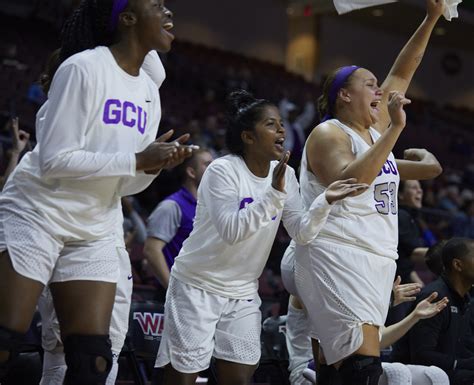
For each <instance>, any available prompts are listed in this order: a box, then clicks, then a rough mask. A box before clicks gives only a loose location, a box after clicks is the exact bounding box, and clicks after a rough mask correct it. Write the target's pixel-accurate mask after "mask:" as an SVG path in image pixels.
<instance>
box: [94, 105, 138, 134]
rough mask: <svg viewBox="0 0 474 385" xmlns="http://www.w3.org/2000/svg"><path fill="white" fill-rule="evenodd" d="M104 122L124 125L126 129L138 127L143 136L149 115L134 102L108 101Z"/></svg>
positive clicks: (105, 107) (105, 106)
mask: <svg viewBox="0 0 474 385" xmlns="http://www.w3.org/2000/svg"><path fill="white" fill-rule="evenodd" d="M102 120H103V122H104V123H105V124H119V123H122V124H123V125H124V126H126V127H136V128H137V130H138V132H140V133H141V134H143V133H144V132H145V128H146V121H147V113H146V111H144V110H143V108H141V107H140V106H136V105H135V104H133V103H132V102H129V101H124V102H123V103H122V102H121V101H120V100H118V99H108V100H107V101H106V102H105V105H104V114H103V117H102Z"/></svg>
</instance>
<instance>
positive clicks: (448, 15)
mask: <svg viewBox="0 0 474 385" xmlns="http://www.w3.org/2000/svg"><path fill="white" fill-rule="evenodd" d="M461 3H462V0H446V9H445V10H444V13H443V16H444V18H445V19H446V20H448V21H451V19H452V18H453V17H458V16H459V15H458V4H461Z"/></svg>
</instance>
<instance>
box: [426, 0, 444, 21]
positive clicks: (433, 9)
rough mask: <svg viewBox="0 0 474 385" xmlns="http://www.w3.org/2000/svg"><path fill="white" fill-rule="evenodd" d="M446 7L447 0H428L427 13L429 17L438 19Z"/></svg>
mask: <svg viewBox="0 0 474 385" xmlns="http://www.w3.org/2000/svg"><path fill="white" fill-rule="evenodd" d="M445 8H446V1H445V0H426V14H427V16H428V17H429V18H433V19H438V18H439V17H440V16H441V15H442V14H443V13H444V10H445Z"/></svg>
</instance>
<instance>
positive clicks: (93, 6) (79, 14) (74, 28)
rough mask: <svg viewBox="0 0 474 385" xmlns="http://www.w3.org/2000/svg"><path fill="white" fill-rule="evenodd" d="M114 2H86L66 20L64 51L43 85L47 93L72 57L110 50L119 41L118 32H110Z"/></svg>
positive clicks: (57, 53)
mask: <svg viewBox="0 0 474 385" xmlns="http://www.w3.org/2000/svg"><path fill="white" fill-rule="evenodd" d="M113 3H114V1H113V0H82V1H81V2H80V4H79V6H78V7H77V8H76V9H75V10H74V12H73V13H72V14H71V16H70V17H69V18H68V19H67V20H66V23H65V24H64V27H63V30H62V33H61V48H59V50H57V51H55V52H54V53H53V54H52V55H51V57H50V59H49V61H48V65H47V68H46V70H45V72H44V73H43V74H42V75H41V84H42V85H43V89H45V90H46V91H47V90H48V89H49V86H50V85H51V81H52V79H53V77H54V74H55V73H56V70H57V69H58V68H59V66H60V65H61V63H62V62H64V61H65V60H66V59H67V58H69V57H70V56H72V55H74V54H76V53H79V52H82V51H84V50H86V49H92V48H95V47H97V46H99V45H104V46H110V45H111V44H113V43H114V41H115V35H116V34H115V31H113V30H112V31H111V30H110V17H111V13H112V7H113Z"/></svg>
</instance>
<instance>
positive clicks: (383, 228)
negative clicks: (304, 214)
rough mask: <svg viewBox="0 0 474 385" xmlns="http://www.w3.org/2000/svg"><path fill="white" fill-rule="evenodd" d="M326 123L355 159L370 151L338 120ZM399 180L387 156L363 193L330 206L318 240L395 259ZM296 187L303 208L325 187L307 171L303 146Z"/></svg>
mask: <svg viewBox="0 0 474 385" xmlns="http://www.w3.org/2000/svg"><path fill="white" fill-rule="evenodd" d="M329 122H330V123H332V124H335V125H337V126H338V127H340V128H341V129H342V130H344V132H345V133H346V134H347V135H348V136H349V138H350V139H351V143H352V152H353V153H354V154H355V156H356V157H359V156H360V155H361V154H363V153H364V152H366V151H367V150H369V149H370V146H369V145H368V144H367V143H366V142H365V141H364V140H363V139H362V137H361V136H359V135H358V134H357V133H356V132H355V131H354V130H352V129H351V128H349V127H348V126H346V125H345V124H343V123H341V122H340V121H339V120H337V119H332V120H330V121H329ZM369 130H370V135H371V137H372V140H373V141H374V142H375V141H377V140H378V139H379V137H380V134H379V133H378V132H377V131H376V130H375V129H373V128H370V129H369ZM399 181H400V176H399V174H398V169H397V165H396V162H395V157H394V156H393V154H392V153H390V155H389V156H388V159H387V161H386V162H385V164H384V166H383V167H382V170H380V173H379V174H378V175H377V177H376V178H375V180H374V181H373V182H372V184H371V185H370V187H369V189H368V190H367V191H365V192H364V193H363V194H361V195H358V196H356V197H348V198H345V199H343V200H340V201H337V202H335V203H334V206H335V207H333V208H332V210H331V213H330V214H329V217H328V219H327V222H326V224H325V225H324V227H323V229H322V230H321V232H320V233H319V236H318V237H319V238H321V239H326V240H331V241H334V242H340V243H344V244H350V245H351V246H355V247H359V248H363V249H366V250H368V251H371V252H372V253H375V254H377V255H381V256H384V257H388V258H392V259H397V258H398V254H397V245H398V215H397V212H398V204H397V194H398V184H399ZM300 186H301V194H302V197H303V202H304V205H305V206H306V207H307V206H308V204H310V203H311V202H313V200H314V198H315V197H316V196H318V195H320V194H321V193H323V192H324V190H325V188H326V187H325V186H323V185H322V184H321V183H320V182H319V181H318V179H317V177H316V176H315V175H314V174H313V173H312V172H310V171H308V162H307V158H306V146H305V148H304V151H303V158H302V161H301V174H300Z"/></svg>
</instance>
